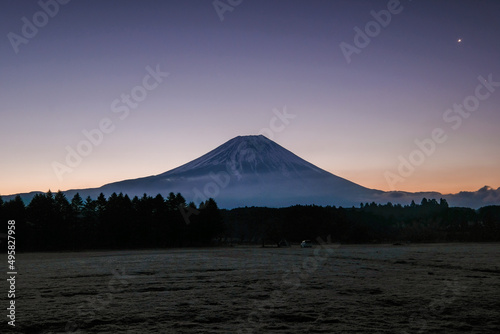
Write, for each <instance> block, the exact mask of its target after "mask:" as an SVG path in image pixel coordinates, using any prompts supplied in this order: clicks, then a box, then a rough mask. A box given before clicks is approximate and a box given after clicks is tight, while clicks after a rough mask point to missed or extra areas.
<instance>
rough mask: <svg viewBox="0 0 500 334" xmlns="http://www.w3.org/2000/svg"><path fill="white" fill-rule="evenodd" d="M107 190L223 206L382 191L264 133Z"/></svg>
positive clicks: (333, 199) (324, 201) (330, 201)
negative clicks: (303, 156)
mask: <svg viewBox="0 0 500 334" xmlns="http://www.w3.org/2000/svg"><path fill="white" fill-rule="evenodd" d="M101 189H102V190H103V191H105V193H109V192H119V191H121V192H123V193H128V194H129V195H130V194H133V195H140V194H142V193H144V192H147V193H150V194H153V193H162V194H165V193H168V192H171V191H172V192H175V193H176V192H180V193H181V194H183V196H184V197H186V199H187V200H188V201H194V202H195V203H196V204H198V203H199V202H201V201H204V200H206V199H208V198H209V197H213V198H215V199H216V201H217V203H219V205H220V206H221V207H226V208H232V207H236V206H254V205H255V206H257V205H259V206H288V205H295V204H317V205H353V204H354V203H356V204H359V203H360V201H367V200H369V199H370V198H373V196H374V195H377V194H381V193H382V192H380V191H376V190H371V189H367V188H364V187H362V186H360V185H357V184H355V183H353V182H350V181H348V180H345V179H343V178H340V177H338V176H335V175H333V174H331V173H329V172H327V171H324V170H322V169H320V168H318V167H316V166H314V165H313V164H311V163H309V162H307V161H305V160H304V159H301V158H299V157H298V156H296V155H295V154H293V153H292V152H290V151H288V150H287V149H285V148H283V147H281V146H280V145H278V144H276V143H275V142H273V141H271V140H269V139H267V138H266V137H264V136H239V137H236V138H233V139H231V140H229V141H228V142H226V143H224V144H222V145H221V146H219V147H217V148H216V149H214V150H212V151H210V152H208V153H207V154H205V155H203V156H201V157H200V158H198V159H195V160H193V161H191V162H188V163H186V164H184V165H182V166H180V167H177V168H175V169H172V170H170V171H168V172H165V173H163V174H160V175H156V176H151V177H146V178H140V179H135V180H127V181H121V182H116V183H112V184H109V185H106V186H104V187H102V188H101Z"/></svg>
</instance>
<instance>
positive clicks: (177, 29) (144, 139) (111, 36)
mask: <svg viewBox="0 0 500 334" xmlns="http://www.w3.org/2000/svg"><path fill="white" fill-rule="evenodd" d="M42 2H44V3H45V2H50V1H49V0H42ZM221 2H222V3H228V1H227V0H222V1H221ZM229 3H233V4H237V3H238V1H236V0H232V1H229ZM387 6H388V1H386V0H382V1H353V0H345V1H329V0H325V1H313V0H307V1H305V0H304V1H297V0H275V1H269V0H267V1H266V0H243V1H242V2H241V3H240V4H238V5H237V6H232V7H231V9H232V10H231V11H226V12H224V13H223V14H222V15H223V18H224V20H222V21H221V19H220V16H219V14H218V13H217V11H216V9H215V8H214V6H213V1H212V0H198V1H195V0H178V1H153V0H150V1H105V0H86V1H83V0H72V1H70V2H69V3H67V4H64V5H60V6H59V7H60V8H59V12H58V13H57V14H55V15H53V16H54V17H49V18H48V20H47V21H48V22H46V24H44V23H45V22H43V19H44V15H43V14H37V13H38V12H40V11H41V10H42V9H41V7H40V5H39V4H38V2H37V1H27V0H11V1H2V2H1V3H0V32H1V36H2V39H1V42H0V80H1V81H0V82H1V87H0V101H1V103H0V116H1V118H0V138H1V142H2V145H0V157H1V159H0V168H1V169H0V170H1V173H0V194H3V195H7V194H13V193H20V192H28V191H33V190H41V191H46V190H48V189H51V190H53V191H56V190H58V189H61V190H67V189H74V188H88V187H98V186H101V185H103V184H106V183H109V182H113V181H119V180H123V179H131V178H137V177H142V176H148V175H153V174H159V173H162V172H165V171H167V170H170V169H172V168H175V167H177V166H179V165H181V164H184V163H186V162H188V161H190V160H192V159H194V158H197V157H199V156H200V155H202V154H204V153H206V152H208V151H210V150H211V149H213V148H215V147H217V146H218V145H220V144H222V143H224V142H225V141H227V140H229V139H231V138H233V137H235V136H238V135H247V134H259V133H260V132H262V130H263V129H264V128H269V127H270V124H274V125H275V127H274V129H276V131H274V132H273V134H272V138H271V139H273V140H274V141H276V142H277V143H278V144H280V145H282V146H284V147H285V148H287V149H289V150H291V151H292V152H294V153H295V154H297V155H298V156H300V157H302V158H304V159H306V160H308V161H309V162H311V163H313V164H315V165H317V166H318V167H321V168H323V169H325V170H327V171H330V172H332V173H334V174H336V175H338V176H341V177H344V178H347V179H349V180H351V181H353V182H356V183H358V184H361V185H363V186H366V187H369V188H377V189H381V190H390V189H391V186H390V185H389V183H388V182H387V180H386V177H385V175H386V172H391V173H393V174H394V175H398V165H399V163H400V162H399V161H400V160H399V157H400V156H402V157H404V158H405V159H409V156H410V155H411V154H412V152H413V151H414V150H415V149H417V148H418V147H417V146H416V144H415V140H416V139H418V140H423V139H426V138H431V133H432V131H433V130H434V129H436V128H441V129H443V131H444V133H445V135H446V136H447V140H446V141H445V142H444V143H438V144H437V145H436V148H435V151H434V152H433V153H431V154H429V156H426V157H425V158H424V161H423V163H422V164H421V165H419V166H416V167H415V170H414V171H413V172H412V173H411V175H409V176H406V177H404V178H403V181H401V182H397V184H396V185H395V187H393V188H395V189H398V190H405V191H431V190H435V191H440V192H443V193H454V192H458V191H460V190H471V191H472V190H477V189H479V188H480V187H482V186H484V185H489V186H492V187H494V188H497V187H500V150H499V144H500V131H499V126H500V87H499V88H496V89H497V91H494V92H493V93H491V94H490V96H489V97H488V98H486V99H485V100H484V101H480V105H479V107H478V108H477V110H475V111H473V112H471V113H470V116H469V117H468V118H462V123H461V124H460V126H458V128H457V129H453V128H452V125H457V124H456V123H455V122H445V121H444V119H443V115H445V113H446V111H447V110H448V109H449V108H452V107H453V105H454V104H461V103H463V102H464V99H466V98H467V97H469V96H472V95H474V93H475V89H476V87H477V86H478V84H480V83H479V81H478V79H477V78H478V76H480V75H481V76H483V77H484V78H487V77H488V75H491V76H492V78H493V80H494V81H500V61H499V60H500V38H499V37H500V20H499V19H498V18H499V17H500V1H497V0H483V1H472V0H471V1H451V0H450V1H432V0H428V1H425V0H419V1H410V0H401V2H400V7H398V8H402V10H401V11H400V12H399V13H397V14H392V15H391V21H390V23H389V24H387V25H386V27H381V29H380V32H379V33H378V34H377V33H374V35H375V36H373V37H371V40H370V43H369V44H368V45H367V46H366V47H364V48H360V49H359V51H360V52H359V53H358V54H353V55H352V57H351V62H350V63H348V62H347V61H346V58H345V57H344V54H343V52H342V50H341V48H340V44H341V43H342V42H345V43H348V44H351V45H354V36H355V31H354V28H355V27H360V28H361V29H362V30H364V28H365V25H366V24H367V23H369V22H370V21H373V20H374V18H373V17H372V15H371V14H370V12H371V11H372V10H374V11H376V12H379V11H380V10H385V9H387ZM52 8H53V7H52ZM34 16H35V18H36V19H37V20H39V21H38V22H39V25H40V26H41V27H39V28H38V32H37V34H36V35H35V36H32V37H30V38H26V40H25V41H26V42H27V43H25V44H19V45H18V50H17V51H18V52H17V53H16V52H15V50H14V49H15V48H14V47H13V45H12V43H11V41H10V39H9V34H10V33H14V34H17V35H18V36H21V37H22V36H23V32H22V28H23V25H24V24H25V23H24V22H23V21H22V18H23V17H26V18H27V20H28V21H29V22H33V18H34ZM46 17H48V16H46ZM25 30H26V29H25ZM28 30H29V29H28ZM28 33H29V31H28ZM10 36H11V38H12V36H13V35H12V34H11V35H10ZM459 39H461V42H458V40H459ZM148 66H149V67H150V68H151V69H155V68H156V67H157V66H159V68H160V70H161V71H163V72H168V73H169V75H168V77H166V78H164V79H163V82H161V83H160V84H159V85H158V86H157V87H156V88H154V89H152V90H151V91H148V92H147V96H146V97H145V98H144V100H143V101H141V102H139V103H138V106H137V107H136V108H134V109H130V113H129V114H128V116H127V117H125V118H124V119H121V118H120V116H124V114H123V112H120V113H116V112H114V111H113V108H112V104H113V102H114V101H115V100H116V99H120V97H121V95H122V94H130V93H131V91H132V90H133V89H134V88H136V86H141V85H142V82H143V79H144V77H145V76H146V75H147V74H148V71H147V70H146V68H147V67H148ZM152 83H153V81H149V84H152ZM136 91H137V92H139V90H137V89H136ZM483 92H485V91H484V90H483ZM469 100H470V99H469ZM118 102H120V101H118ZM120 103H121V102H120ZM123 106H124V104H123V103H121V104H119V105H115V109H116V107H123ZM284 108H286V112H287V113H289V114H292V115H295V117H294V118H293V119H292V118H290V119H288V120H287V122H288V124H284V126H281V125H283V124H282V123H280V122H275V121H273V119H274V118H275V117H276V116H275V112H276V110H278V111H280V112H283V110H284ZM273 110H274V111H273ZM106 118H107V119H109V120H110V121H111V122H112V126H113V131H111V132H110V133H107V134H104V135H103V138H102V140H101V142H100V143H99V144H97V145H93V146H92V147H91V152H90V153H89V154H88V155H87V156H85V157H83V158H82V161H81V162H80V163H79V164H77V166H76V167H74V168H71V172H68V173H65V174H63V175H62V177H61V179H60V178H58V176H57V175H56V173H55V172H54V169H53V162H59V163H61V164H66V163H65V159H66V155H67V151H66V147H68V146H69V147H71V148H73V149H76V148H77V146H78V144H79V143H80V142H82V141H83V140H85V139H86V138H85V136H84V134H83V133H82V131H83V130H89V131H90V130H92V129H95V128H98V127H99V123H100V122H101V120H103V119H106ZM264 132H265V133H264V134H266V133H267V134H269V132H266V130H264Z"/></svg>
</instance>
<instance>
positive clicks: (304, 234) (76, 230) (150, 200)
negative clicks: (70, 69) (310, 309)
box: [0, 191, 500, 251]
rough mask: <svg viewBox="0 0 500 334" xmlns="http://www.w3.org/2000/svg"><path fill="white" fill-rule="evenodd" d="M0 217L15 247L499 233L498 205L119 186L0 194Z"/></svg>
mask: <svg viewBox="0 0 500 334" xmlns="http://www.w3.org/2000/svg"><path fill="white" fill-rule="evenodd" d="M0 219H1V221H3V222H4V223H5V224H3V226H4V228H3V231H2V232H3V233H4V235H5V233H7V221H8V220H15V221H16V230H15V232H16V234H15V237H16V250H18V251H60V250H88V249H139V248H167V247H189V246H208V245H220V244H234V243H254V244H261V243H262V244H274V245H278V244H280V241H283V240H286V241H288V242H291V243H299V242H300V241H301V240H304V239H310V240H315V239H316V238H317V237H321V238H323V239H326V238H327V236H331V239H332V240H333V241H335V242H341V243H371V242H452V241H500V206H486V207H483V208H480V209H478V210H474V209H470V208H460V207H449V206H448V203H447V202H446V200H444V199H441V200H439V202H438V201H437V200H435V199H429V200H428V199H426V198H424V199H422V201H421V203H420V204H416V203H415V202H413V201H412V203H411V204H409V205H405V206H402V205H400V204H396V205H393V204H391V203H387V204H383V205H382V204H376V203H361V204H360V205H359V207H351V208H342V207H335V206H325V207H322V206H315V205H296V206H292V207H287V208H265V207H243V208H236V209H232V210H225V209H219V208H218V206H217V203H216V202H215V200H214V199H208V200H207V201H205V202H202V203H200V205H198V206H196V205H195V204H194V203H186V200H185V199H184V197H182V195H181V194H174V193H170V194H169V195H168V197H167V198H164V197H163V196H162V195H156V196H155V197H151V196H148V195H146V194H145V195H144V196H142V197H137V196H136V197H134V198H132V199H130V198H129V197H128V196H127V195H124V194H121V193H120V194H116V193H113V194H112V195H111V196H109V197H108V198H106V197H105V196H104V195H103V194H100V195H99V196H98V197H97V199H92V198H90V197H87V198H86V199H85V200H83V199H82V198H81V196H80V195H79V194H76V195H74V196H73V198H72V199H71V200H68V199H67V198H66V196H65V195H64V193H62V192H60V191H59V192H57V193H56V194H53V193H52V192H50V191H49V192H47V193H45V194H37V195H35V197H34V198H33V199H32V200H31V202H30V203H29V204H27V205H26V204H25V203H24V202H23V201H22V199H21V197H19V196H17V197H16V198H15V199H13V200H10V201H7V202H4V201H3V200H2V199H1V197H0ZM1 237H2V234H0V241H3V242H2V244H6V243H5V238H3V239H2V238H1ZM2 247H4V246H2Z"/></svg>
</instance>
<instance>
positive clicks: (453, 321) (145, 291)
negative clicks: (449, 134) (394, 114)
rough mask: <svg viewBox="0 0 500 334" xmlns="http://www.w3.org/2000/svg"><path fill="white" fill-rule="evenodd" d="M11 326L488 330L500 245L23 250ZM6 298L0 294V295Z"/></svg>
mask: <svg viewBox="0 0 500 334" xmlns="http://www.w3.org/2000/svg"><path fill="white" fill-rule="evenodd" d="M17 264H18V273H19V275H18V277H17V282H16V284H17V288H16V289H17V291H16V312H17V313H16V327H15V329H13V328H12V327H10V326H7V325H6V320H5V315H4V316H3V317H4V324H2V327H3V328H4V329H5V328H6V329H5V330H2V331H1V332H2V333H4V332H7V333H8V332H20V333H498V332H499V331H500V311H499V310H500V298H499V296H500V245H499V244H433V245H409V246H392V245H385V246H384V245H381V246H365V245H359V246H343V245H340V246H339V245H329V246H316V247H315V248H312V249H300V248H298V247H297V246H295V247H292V248H283V249H272V248H264V249H263V248H257V247H255V248H252V247H244V248H243V247H241V248H239V247H235V248H224V249H180V250H158V251H122V252H88V253H62V254H21V255H20V256H19V258H18V261H17ZM2 300H3V302H2V303H3V304H4V306H5V307H2V309H4V313H6V311H5V308H6V307H7V303H8V301H7V298H6V295H5V296H4V297H2Z"/></svg>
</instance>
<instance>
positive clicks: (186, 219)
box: [0, 191, 224, 251]
mask: <svg viewBox="0 0 500 334" xmlns="http://www.w3.org/2000/svg"><path fill="white" fill-rule="evenodd" d="M0 218H1V220H2V221H4V222H5V224H3V226H7V224H6V223H7V221H8V220H15V221H16V231H15V232H16V234H15V236H16V246H17V247H16V249H17V250H18V251H56V250H57V251H58V250H84V249H135V248H156V247H183V246H201V245H208V244H210V243H211V241H212V240H213V239H214V238H217V237H218V235H219V234H220V233H221V232H223V231H224V228H223V222H222V218H221V215H220V210H219V208H218V207H217V203H216V202H215V201H214V200H213V199H208V200H207V201H205V202H203V203H201V204H200V205H199V206H198V207H196V206H195V205H194V204H193V203H189V204H186V200H185V199H184V197H182V195H181V194H174V193H170V194H169V196H168V197H167V198H163V196H162V195H157V196H156V197H151V196H148V195H146V194H145V195H144V196H142V197H141V198H139V197H137V196H136V197H134V198H133V199H130V198H129V197H128V196H127V195H124V194H122V193H120V194H116V193H113V194H112V195H111V196H109V198H106V197H105V196H104V195H103V194H102V193H101V194H100V195H99V196H98V197H97V199H95V200H94V199H92V198H90V197H87V198H86V199H85V200H83V199H82V198H81V196H80V195H79V194H78V193H77V194H75V195H74V196H73V198H72V199H71V200H68V199H67V198H66V196H65V195H64V193H62V192H61V191H59V192H57V193H56V194H53V193H52V192H50V191H49V192H47V193H45V194H37V195H35V196H34V197H33V199H32V200H31V202H30V203H29V204H28V205H25V204H24V202H23V201H22V199H21V197H19V196H17V197H16V198H15V199H13V200H11V201H8V202H3V200H2V199H1V198H0ZM5 231H6V227H5ZM4 233H6V232H4Z"/></svg>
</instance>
